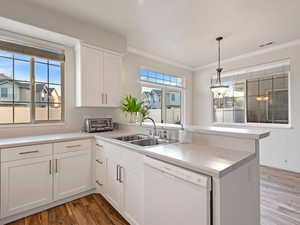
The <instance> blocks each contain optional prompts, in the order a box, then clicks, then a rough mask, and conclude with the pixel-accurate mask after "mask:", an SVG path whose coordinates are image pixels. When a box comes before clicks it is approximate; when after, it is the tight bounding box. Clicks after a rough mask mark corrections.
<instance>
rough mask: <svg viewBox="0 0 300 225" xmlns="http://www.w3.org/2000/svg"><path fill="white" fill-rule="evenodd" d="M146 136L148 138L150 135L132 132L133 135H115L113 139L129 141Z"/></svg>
mask: <svg viewBox="0 0 300 225" xmlns="http://www.w3.org/2000/svg"><path fill="white" fill-rule="evenodd" d="M147 138H150V136H148V135H144V134H134V135H128V136H121V137H116V138H115V139H117V140H119V141H125V142H131V141H137V140H143V139H147Z"/></svg>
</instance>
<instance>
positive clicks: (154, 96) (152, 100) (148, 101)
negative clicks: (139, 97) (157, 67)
mask: <svg viewBox="0 0 300 225" xmlns="http://www.w3.org/2000/svg"><path fill="white" fill-rule="evenodd" d="M144 101H145V105H146V106H147V107H148V108H149V109H160V108H161V91H160V90H156V89H154V90H151V91H145V92H144Z"/></svg>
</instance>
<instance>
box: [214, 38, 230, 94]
mask: <svg viewBox="0 0 300 225" xmlns="http://www.w3.org/2000/svg"><path fill="white" fill-rule="evenodd" d="M216 40H217V42H218V68H217V82H216V84H212V85H211V86H210V89H211V91H212V92H213V93H214V95H216V96H219V97H220V96H222V95H223V94H224V93H225V92H226V91H227V90H228V88H229V86H228V85H224V84H222V82H221V72H222V70H223V68H221V66H220V64H221V49H220V42H221V40H223V37H217V38H216Z"/></svg>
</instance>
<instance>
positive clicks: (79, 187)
mask: <svg viewBox="0 0 300 225" xmlns="http://www.w3.org/2000/svg"><path fill="white" fill-rule="evenodd" d="M53 163H54V199H55V200H58V199H63V198H66V197H69V196H72V195H75V194H78V193H80V192H83V191H87V190H89V189H91V188H92V186H93V185H92V161H91V151H90V150H83V151H77V152H67V153H62V154H55V155H54V162H53Z"/></svg>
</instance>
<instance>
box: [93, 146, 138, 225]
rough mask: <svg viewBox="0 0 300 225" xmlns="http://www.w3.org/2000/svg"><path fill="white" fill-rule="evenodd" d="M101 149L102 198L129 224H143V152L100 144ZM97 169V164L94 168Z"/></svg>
mask: <svg viewBox="0 0 300 225" xmlns="http://www.w3.org/2000/svg"><path fill="white" fill-rule="evenodd" d="M100 145H101V146H103V150H104V152H105V162H106V167H105V168H106V182H105V184H104V190H105V191H104V197H105V198H106V199H107V200H108V201H109V202H110V203H111V204H112V205H113V207H114V208H115V209H117V210H118V211H119V212H120V213H121V214H122V215H123V216H124V217H125V219H126V220H127V221H128V222H129V223H130V224H132V225H142V224H143V212H144V210H143V209H144V208H143V205H144V201H143V189H144V186H143V185H144V179H143V155H142V154H139V153H136V152H133V151H130V150H127V149H126V148H123V147H120V146H118V145H114V144H109V143H104V142H103V143H101V144H100ZM96 168H97V167H96Z"/></svg>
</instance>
